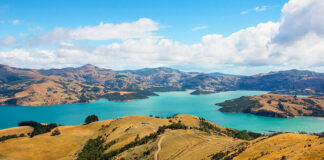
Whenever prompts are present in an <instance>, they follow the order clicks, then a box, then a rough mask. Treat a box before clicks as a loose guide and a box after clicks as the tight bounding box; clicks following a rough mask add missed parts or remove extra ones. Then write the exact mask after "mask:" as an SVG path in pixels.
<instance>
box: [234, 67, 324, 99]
mask: <svg viewBox="0 0 324 160" xmlns="http://www.w3.org/2000/svg"><path fill="white" fill-rule="evenodd" d="M238 88H240V89H246V90H263V91H271V92H272V93H277V94H289V95H324V74H323V73H316V72H311V71H306V70H305V71H304V70H288V71H279V72H270V73H264V74H257V75H253V76H245V77H241V78H240V80H239V82H238Z"/></svg>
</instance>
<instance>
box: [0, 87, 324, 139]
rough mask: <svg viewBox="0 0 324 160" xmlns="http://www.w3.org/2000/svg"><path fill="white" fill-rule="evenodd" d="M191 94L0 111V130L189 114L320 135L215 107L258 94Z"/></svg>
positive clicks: (311, 123)
mask: <svg viewBox="0 0 324 160" xmlns="http://www.w3.org/2000/svg"><path fill="white" fill-rule="evenodd" d="M190 92H191V91H183V92H182V91H181V92H163V93H158V94H159V95H160V96H152V97H150V98H149V99H142V100H134V101H128V102H116V101H107V100H98V101H93V102H91V103H89V104H69V105H54V106H44V107H20V106H3V107H0V128H1V129H3V128H9V127H15V126H17V124H18V123H19V122H21V121H26V120H33V121H37V122H44V123H58V124H62V125H78V124H82V123H83V122H84V119H85V117H86V116H88V115H90V114H96V115H98V117H99V119H100V120H105V119H112V118H117V117H121V116H127V115H147V116H148V115H154V116H162V117H167V116H172V115H174V114H192V115H196V116H199V117H203V118H205V119H207V120H209V121H212V122H214V123H216V124H218V125H221V126H225V127H230V128H235V129H239V130H242V129H246V130H249V131H255V132H262V133H266V132H268V131H269V130H271V131H287V132H298V131H305V132H323V131H324V118H315V117H296V118H290V119H283V118H271V117H262V116H255V115H251V114H244V113H222V112H219V111H217V110H218V109H219V108H220V107H219V106H216V105H215V103H218V102H223V101H225V100H228V99H233V98H238V97H241V96H253V95H259V94H264V93H266V92H262V91H230V92H222V93H216V94H210V95H199V96H197V95H190Z"/></svg>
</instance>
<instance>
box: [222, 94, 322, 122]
mask: <svg viewBox="0 0 324 160" xmlns="http://www.w3.org/2000/svg"><path fill="white" fill-rule="evenodd" d="M216 105H219V106H222V107H223V108H220V109H219V111H221V112H229V113H251V114H255V115H259V116H266V117H279V118H291V117H295V116H315V117H324V100H321V99H315V98H308V97H297V96H289V95H279V94H263V95H258V96H253V97H249V96H243V97H240V98H236V99H233V100H227V101H225V102H222V103H217V104H216Z"/></svg>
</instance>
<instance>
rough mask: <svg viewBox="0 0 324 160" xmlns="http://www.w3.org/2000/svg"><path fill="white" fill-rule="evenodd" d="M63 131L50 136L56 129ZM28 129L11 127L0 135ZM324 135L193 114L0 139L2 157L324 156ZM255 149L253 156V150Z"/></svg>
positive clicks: (129, 119)
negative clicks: (233, 125)
mask: <svg viewBox="0 0 324 160" xmlns="http://www.w3.org/2000/svg"><path fill="white" fill-rule="evenodd" d="M57 129H58V130H59V132H60V134H59V135H56V136H51V135H52V133H53V132H54V131H55V130H57ZM15 130H16V131H17V134H20V133H24V132H26V131H28V130H26V129H20V127H18V128H12V129H11V131H10V133H8V132H6V131H3V130H0V136H5V135H6V134H7V135H8V134H13V133H14V131H15ZM323 149H324V138H321V137H320V136H317V135H308V134H297V133H281V134H273V135H268V136H262V135H260V134H256V133H252V132H246V131H237V130H233V129H230V128H225V127H221V126H218V125H215V124H212V123H211V122H208V121H206V120H204V119H201V118H198V117H195V116H190V115H175V116H173V117H169V118H165V119H164V118H154V117H146V116H127V117H121V118H117V119H113V120H105V121H97V122H93V123H90V124H88V125H79V126H58V127H57V128H54V129H52V131H50V132H48V133H43V134H39V135H36V136H34V137H33V138H29V137H26V136H24V137H18V138H12V139H8V140H6V141H4V142H2V143H0V159H3V160H5V159H6V160H7V159H8V160H9V159H47V160H52V159H53V160H54V159H55V160H57V159H60V160H64V159H144V160H145V159H155V160H156V159H160V160H163V159H186V160H191V159H192V160H196V159H255V158H259V159H283V158H286V159H319V160H320V159H322V158H323V157H324V153H323V152H322V151H323ZM251 153H253V154H251Z"/></svg>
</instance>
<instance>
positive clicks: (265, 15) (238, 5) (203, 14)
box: [0, 0, 287, 44]
mask: <svg viewBox="0 0 324 160" xmlns="http://www.w3.org/2000/svg"><path fill="white" fill-rule="evenodd" d="M286 2H287V1H286V0H276V1H273V0H264V1H261V0H249V1H239V0H201V1H197V0H176V1H175V0H154V1H153V0H108V1H107V0H93V1H92V0H81V1H66V0H55V1H48V0H47V1H46V0H45V1H44V0H32V1H26V0H15V1H12V0H9V1H8V0H1V1H0V6H1V7H0V8H1V9H0V10H1V11H0V20H2V21H6V22H10V21H13V20H19V21H20V23H21V25H12V24H11V23H6V24H2V25H1V28H0V35H1V36H4V35H8V34H9V35H16V36H19V33H25V32H26V33H29V32H32V31H31V30H35V29H37V28H39V27H41V28H42V29H43V30H42V31H50V30H52V29H53V28H55V27H71V28H75V27H79V26H87V25H97V24H99V23H100V22H108V23H122V22H129V21H135V20H137V19H139V18H142V17H146V18H150V19H152V20H154V21H157V22H159V23H160V24H161V26H162V27H163V29H161V30H160V31H159V34H160V35H163V36H165V37H166V38H168V39H173V40H177V41H180V42H183V43H186V44H192V43H197V42H199V41H200V38H201V37H202V36H203V35H205V34H209V33H217V34H223V35H229V34H231V33H233V32H235V31H237V30H240V29H242V28H247V27H250V26H255V25H257V24H258V23H260V22H267V21H278V20H279V19H280V10H281V7H282V6H283V4H284V3H286ZM262 6H266V7H267V9H266V10H265V11H255V10H254V9H255V8H256V7H262ZM244 11H248V13H247V14H241V13H242V12H244ZM197 26H208V28H206V29H202V30H200V31H195V32H192V31H191V29H193V28H194V27H197ZM34 32H35V31H34Z"/></svg>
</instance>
